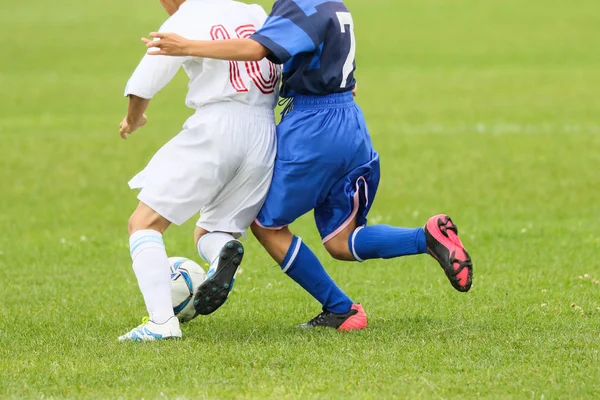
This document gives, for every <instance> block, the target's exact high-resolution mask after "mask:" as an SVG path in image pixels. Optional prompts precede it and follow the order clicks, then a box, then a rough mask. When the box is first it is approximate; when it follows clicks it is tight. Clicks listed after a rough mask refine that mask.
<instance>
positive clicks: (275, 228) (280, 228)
mask: <svg viewBox="0 0 600 400" xmlns="http://www.w3.org/2000/svg"><path fill="white" fill-rule="evenodd" d="M254 222H256V225H258V226H260V227H261V228H263V229H268V230H270V231H280V230H282V229H283V228H287V227H288V226H289V225H281V226H264V225H263V224H261V223H260V221H259V220H258V218H257V219H255V220H254Z"/></svg>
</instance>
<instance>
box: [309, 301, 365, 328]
mask: <svg viewBox="0 0 600 400" xmlns="http://www.w3.org/2000/svg"><path fill="white" fill-rule="evenodd" d="M317 327H327V328H333V329H336V330H338V331H340V332H344V331H355V330H359V329H365V328H366V327H367V314H365V310H363V307H362V305H360V304H353V305H352V308H350V311H348V312H347V313H346V314H334V313H332V312H329V311H323V312H322V313H321V314H319V315H317V316H316V317H314V318H313V319H311V320H310V321H308V322H306V323H304V324H302V325H298V328H301V329H312V328H317Z"/></svg>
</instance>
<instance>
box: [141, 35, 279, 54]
mask: <svg viewBox="0 0 600 400" xmlns="http://www.w3.org/2000/svg"><path fill="white" fill-rule="evenodd" d="M150 36H151V37H152V38H154V40H152V39H147V38H142V42H143V43H144V44H146V47H147V48H149V49H152V50H151V51H149V52H148V54H149V55H165V56H192V57H203V58H214V59H217V60H231V61H260V60H262V59H263V58H265V57H266V56H267V55H268V54H269V50H268V49H267V48H266V47H264V46H263V45H261V44H260V43H258V42H256V41H254V40H252V39H228V40H189V39H186V38H184V37H182V36H179V35H177V34H175V33H162V32H152V33H150ZM156 39H159V40H156Z"/></svg>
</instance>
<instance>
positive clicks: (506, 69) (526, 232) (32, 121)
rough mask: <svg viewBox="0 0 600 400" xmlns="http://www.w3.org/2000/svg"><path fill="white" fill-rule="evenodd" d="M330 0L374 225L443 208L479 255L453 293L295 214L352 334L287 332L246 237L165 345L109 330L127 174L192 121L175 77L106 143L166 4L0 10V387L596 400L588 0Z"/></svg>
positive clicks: (595, 193)
mask: <svg viewBox="0 0 600 400" xmlns="http://www.w3.org/2000/svg"><path fill="white" fill-rule="evenodd" d="M154 3H156V4H154ZM261 3H262V4H263V5H265V6H266V7H267V8H268V7H269V4H268V2H267V1H262V2H261ZM348 4H349V6H350V7H351V9H352V11H353V12H354V18H355V22H356V34H357V40H358V65H359V69H358V72H357V76H358V79H359V81H360V88H359V102H360V105H361V106H362V107H363V109H364V111H365V115H366V117H367V119H368V122H369V126H370V130H371V131H372V135H373V140H374V143H375V146H376V148H377V149H378V150H379V152H380V153H381V158H382V166H383V176H382V183H381V186H380V190H379V194H378V198H377V201H376V202H375V205H374V208H373V211H372V214H371V221H373V222H381V223H388V224H394V225H402V226H418V225H421V224H423V223H424V221H425V220H426V218H427V217H428V216H429V215H431V214H432V213H437V212H447V213H450V214H451V215H453V216H454V219H455V221H456V222H457V223H458V225H459V226H460V228H461V233H462V238H463V240H464V242H465V243H466V244H467V245H468V248H469V250H470V252H471V254H472V256H473V259H474V262H475V268H476V269H475V276H474V286H473V289H472V291H471V292H469V293H468V294H461V293H458V292H455V291H454V290H453V289H452V288H451V287H450V285H448V283H447V282H446V278H445V277H444V276H443V273H442V271H441V270H440V269H439V267H438V266H437V264H436V263H435V262H434V261H433V260H431V259H429V258H428V257H416V258H406V259H400V260H390V261H371V262H367V263H364V264H344V263H340V262H334V261H332V260H330V259H329V258H327V257H326V254H325V252H324V251H323V249H322V247H320V246H319V240H318V237H317V233H316V230H315V228H314V227H313V224H312V218H310V217H306V218H303V219H301V220H300V221H298V222H297V223H296V224H295V225H294V226H293V228H294V230H295V231H296V232H297V233H298V234H300V235H301V236H303V237H304V239H305V240H306V241H307V242H308V243H309V244H311V245H312V246H313V248H314V249H315V250H316V252H317V254H318V255H319V256H320V257H321V259H322V260H326V264H327V268H328V271H329V272H330V273H331V275H332V276H333V277H334V278H335V279H336V280H337V282H338V283H339V284H340V285H341V287H343V288H344V290H345V291H346V292H347V293H348V294H349V295H351V297H352V298H353V299H355V300H356V301H360V302H362V303H363V304H364V305H365V308H366V310H367V312H368V313H369V318H370V320H369V322H370V324H369V328H368V330H366V331H364V332H358V333H352V334H339V333H337V332H330V331H324V332H323V331H320V332H299V331H297V330H295V329H294V328H293V326H294V325H295V324H297V323H300V322H303V321H305V320H307V319H309V318H310V317H313V316H314V315H315V314H316V313H317V312H318V311H319V310H318V304H317V303H316V302H315V301H314V300H312V299H311V298H310V297H309V296H308V295H307V294H305V293H304V292H303V291H302V290H301V289H300V288H299V287H297V286H296V285H295V284H293V282H291V280H289V279H288V278H287V277H285V276H284V275H283V274H282V273H281V272H280V270H279V268H277V267H274V266H273V264H274V263H273V262H272V261H271V260H270V258H269V257H268V255H267V254H266V253H265V252H264V251H263V250H262V249H261V248H260V247H259V245H258V244H257V242H256V241H255V240H254V239H253V238H251V239H249V240H248V242H247V250H248V252H247V254H248V256H247V258H246V261H245V264H244V266H243V273H242V274H241V275H240V276H239V281H238V283H237V284H236V289H235V291H234V293H233V294H232V296H231V298H230V300H229V301H228V303H227V306H226V307H223V309H221V310H220V311H219V312H218V313H216V314H214V315H212V316H210V317H204V318H198V319H196V320H194V321H192V322H191V323H190V324H188V325H187V326H185V327H184V335H185V339H184V340H183V341H180V342H168V343H150V344H143V345H136V344H132V345H127V344H125V345H124V344H119V343H117V342H116V337H117V336H118V335H120V334H123V333H124V332H125V331H126V330H127V329H129V328H131V327H132V326H134V325H136V324H137V323H138V321H139V319H140V318H141V317H142V316H143V315H144V306H143V302H142V298H141V296H140V294H139V292H138V288H137V284H136V281H135V278H134V275H133V273H132V271H131V267H130V259H129V254H128V251H127V229H126V222H127V218H128V216H129V214H130V213H131V211H132V210H133V208H134V207H135V204H136V199H135V194H134V193H132V192H130V191H129V190H128V188H127V185H126V182H127V180H128V179H129V178H130V177H131V176H133V175H134V174H135V173H136V172H137V171H138V170H139V169H140V168H142V167H143V166H144V165H145V162H146V161H147V160H148V159H149V157H150V156H151V155H152V154H153V152H154V151H155V150H156V149H157V148H158V147H159V146H160V145H161V144H163V143H164V142H165V141H166V140H167V139H168V138H170V137H171V136H172V135H174V134H175V133H176V132H177V131H178V129H179V128H180V126H181V124H182V122H183V120H184V119H185V117H186V116H188V115H190V114H191V111H190V110H188V109H186V108H185V107H184V106H183V99H184V93H185V85H186V82H185V79H184V77H182V76H179V77H178V78H177V80H176V81H175V82H174V83H173V84H172V85H171V86H169V87H168V88H167V89H166V90H165V91H164V92H162V93H160V95H159V96H158V97H157V98H156V100H155V101H154V102H153V104H152V105H151V108H150V110H149V113H148V114H149V124H148V126H147V127H146V128H144V130H143V131H140V132H139V133H138V134H136V135H135V137H134V138H133V140H129V141H126V142H125V141H122V140H120V139H119V137H118V134H117V127H118V123H119V122H120V120H121V118H122V117H123V115H124V111H125V100H124V99H123V98H122V97H121V95H122V91H123V87H124V84H125V82H126V79H127V78H128V76H129V74H130V73H131V72H132V70H133V68H134V67H135V65H136V63H137V61H138V59H139V57H140V55H141V53H142V51H143V49H142V48H141V45H140V44H139V43H138V38H139V37H141V36H142V35H144V34H146V33H147V32H149V31H151V30H154V29H156V27H158V26H159V25H160V23H161V22H162V20H163V18H164V17H163V14H162V10H161V9H160V7H159V5H158V2H146V1H141V0H130V1H121V2H106V1H99V0H87V1H74V0H63V1H61V2H58V3H57V2H48V1H42V0H34V1H29V2H10V4H4V5H3V6H2V10H1V11H0V26H2V28H3V30H4V35H3V44H2V55H0V228H1V230H2V233H1V234H0V285H1V287H2V290H1V294H0V397H2V398H42V397H43V398H142V397H143V398H145V399H159V398H163V397H167V398H172V399H182V398H248V399H250V398H252V399H255V398H269V399H282V398H310V399H313V398H315V399H318V398H323V399H325V398H378V399H388V398H410V399H417V398H423V399H436V398H515V399H516V398H527V399H542V398H544V399H564V398H589V399H595V398H598V397H599V396H600V383H599V382H600V369H599V368H598V365H599V361H600V356H599V353H598V350H599V348H600V345H599V344H600V323H599V322H600V286H599V285H598V283H597V282H596V281H595V279H600V262H599V261H598V257H597V252H598V248H599V247H600V230H599V228H598V227H599V224H600V220H599V218H598V215H600V190H599V189H598V188H599V187H600V170H599V169H600V119H599V116H600V96H599V95H598V93H599V92H600V55H599V53H598V51H597V50H598V48H600V30H599V29H598V27H599V26H600V17H598V12H597V11H598V4H597V0H579V1H577V2H566V1H555V0H529V1H527V2H524V1H517V0H503V1H495V0H487V1H482V0H453V1H449V0H409V1H408V0H407V1H397V0H395V1H392V0H369V1H364V0H363V1H361V0H352V1H350V0H349V1H348ZM192 229H193V223H192V224H190V223H188V224H186V225H185V226H184V227H182V228H174V229H172V230H170V231H169V232H168V233H167V235H166V239H165V240H166V243H167V247H168V251H169V253H170V254H171V255H180V256H188V257H193V256H194V249H193V245H192V239H191V233H192ZM586 274H588V275H586Z"/></svg>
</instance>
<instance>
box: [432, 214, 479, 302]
mask: <svg viewBox="0 0 600 400" xmlns="http://www.w3.org/2000/svg"><path fill="white" fill-rule="evenodd" d="M424 230H425V237H426V239H427V249H428V250H429V254H431V256H432V257H433V258H435V259H436V260H437V261H438V262H439V263H440V266H441V267H442V268H443V269H444V272H445V273H446V276H447V277H448V279H449V280H450V283H451V284H452V286H453V287H454V289H456V290H458V291H459V292H468V291H469V289H471V283H472V279H473V263H472V262H471V257H470V256H469V253H467V250H466V249H465V246H463V244H462V242H461V241H460V239H459V238H458V228H457V227H456V225H454V223H453V222H452V219H451V218H450V217H449V216H447V215H445V214H440V215H435V216H433V217H431V218H429V221H427V224H426V225H425V228H424Z"/></svg>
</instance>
